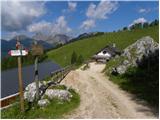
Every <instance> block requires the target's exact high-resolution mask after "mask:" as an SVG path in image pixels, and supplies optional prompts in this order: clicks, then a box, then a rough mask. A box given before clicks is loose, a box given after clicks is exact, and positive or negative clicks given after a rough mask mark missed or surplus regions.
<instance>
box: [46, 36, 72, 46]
mask: <svg viewBox="0 0 160 120" xmlns="http://www.w3.org/2000/svg"><path fill="white" fill-rule="evenodd" d="M70 40H71V37H69V36H67V35H64V34H56V35H54V36H49V37H48V39H47V40H46V42H48V43H50V44H66V43H67V42H69V41H70Z"/></svg>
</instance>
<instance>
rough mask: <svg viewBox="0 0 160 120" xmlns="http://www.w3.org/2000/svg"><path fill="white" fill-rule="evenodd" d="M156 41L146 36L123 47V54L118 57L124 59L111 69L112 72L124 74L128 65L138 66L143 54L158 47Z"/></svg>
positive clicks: (145, 54) (151, 51)
mask: <svg viewBox="0 0 160 120" xmlns="http://www.w3.org/2000/svg"><path fill="white" fill-rule="evenodd" d="M158 46H159V45H158V43H156V42H155V41H154V40H153V39H152V38H151V37H149V36H146V37H143V38H141V39H139V40H137V41H136V42H135V43H133V44H132V45H130V46H128V47H127V48H125V49H124V52H123V54H122V55H121V56H120V57H124V58H125V60H124V61H123V62H122V63H121V64H119V65H118V66H117V67H115V68H113V69H112V73H114V74H124V73H125V71H126V70H127V68H128V67H129V66H138V64H139V63H141V60H142V59H143V57H144V56H148V55H149V54H150V53H153V52H154V51H155V50H157V49H159V48H158Z"/></svg>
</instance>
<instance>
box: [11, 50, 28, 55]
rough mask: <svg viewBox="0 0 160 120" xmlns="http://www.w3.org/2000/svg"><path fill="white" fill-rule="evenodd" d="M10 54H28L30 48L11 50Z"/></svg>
mask: <svg viewBox="0 0 160 120" xmlns="http://www.w3.org/2000/svg"><path fill="white" fill-rule="evenodd" d="M8 54H9V55H10V56H26V55H28V50H10V51H9V52H8Z"/></svg>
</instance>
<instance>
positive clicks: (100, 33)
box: [71, 32, 104, 41]
mask: <svg viewBox="0 0 160 120" xmlns="http://www.w3.org/2000/svg"><path fill="white" fill-rule="evenodd" d="M102 34H104V32H89V33H82V34H80V35H78V36H77V37H75V38H73V39H72V40H71V41H74V40H80V39H83V38H88V37H93V36H97V35H102Z"/></svg>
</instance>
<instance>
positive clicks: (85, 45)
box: [47, 26, 159, 67]
mask: <svg viewBox="0 0 160 120" xmlns="http://www.w3.org/2000/svg"><path fill="white" fill-rule="evenodd" d="M158 29H159V28H158V26H153V27H149V28H145V29H139V30H138V29H137V30H133V31H121V32H115V33H106V34H104V35H100V36H96V37H91V38H87V39H83V40H80V41H76V42H73V43H71V44H68V45H65V46H63V47H60V48H58V49H55V50H52V51H49V52H48V53H47V54H48V57H49V59H51V60H54V61H55V62H57V63H58V64H60V65H61V66H63V67H64V66H67V65H69V64H70V59H71V54H72V52H73V51H75V52H76V53H77V54H78V55H80V54H81V55H82V56H83V57H84V59H85V60H87V59H89V57H91V56H92V55H93V54H94V53H96V52H97V51H98V50H100V49H101V48H103V47H105V46H106V45H107V44H112V43H116V45H117V47H118V48H120V49H124V48H125V47H127V46H128V45H130V44H132V43H134V42H135V41H136V40H137V39H139V38H141V37H143V36H151V37H152V38H153V39H154V40H155V41H157V42H158V41H159V35H158V34H159V32H158Z"/></svg>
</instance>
